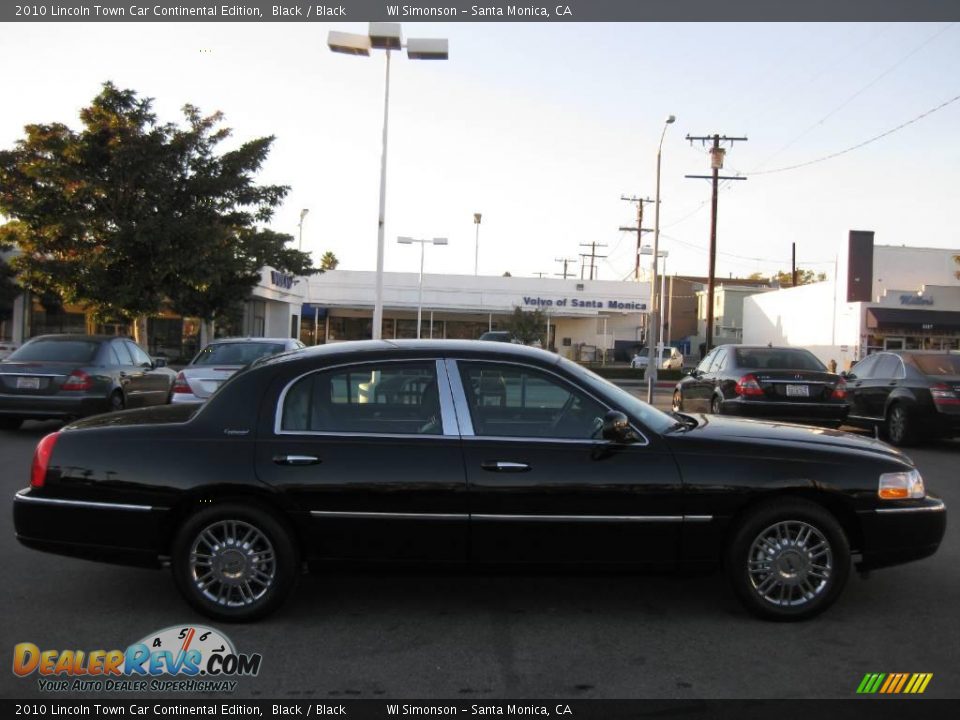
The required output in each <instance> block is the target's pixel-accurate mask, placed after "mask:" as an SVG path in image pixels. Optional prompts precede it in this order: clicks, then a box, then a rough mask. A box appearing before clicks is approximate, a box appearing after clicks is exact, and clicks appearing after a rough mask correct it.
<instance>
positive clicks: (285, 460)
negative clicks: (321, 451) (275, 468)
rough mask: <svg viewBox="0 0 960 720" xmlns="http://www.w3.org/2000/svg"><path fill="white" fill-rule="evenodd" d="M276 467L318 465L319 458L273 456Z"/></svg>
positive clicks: (309, 456) (310, 456)
mask: <svg viewBox="0 0 960 720" xmlns="http://www.w3.org/2000/svg"><path fill="white" fill-rule="evenodd" d="M273 461H274V462H275V463H276V464H277V465H319V464H320V458H318V457H316V456H314V455H274V456H273Z"/></svg>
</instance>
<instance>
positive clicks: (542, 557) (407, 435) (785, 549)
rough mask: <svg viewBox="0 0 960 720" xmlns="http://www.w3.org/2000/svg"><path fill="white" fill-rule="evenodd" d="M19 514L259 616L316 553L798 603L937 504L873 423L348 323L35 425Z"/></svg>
mask: <svg viewBox="0 0 960 720" xmlns="http://www.w3.org/2000/svg"><path fill="white" fill-rule="evenodd" d="M14 521H15V527H16V533H17V537H18V539H19V540H20V542H21V543H23V544H24V545H26V546H28V547H31V548H36V549H38V550H46V551H50V552H55V553H61V554H66V555H73V556H77V557H83V558H88V559H93V560H102V561H108V562H119V563H127V564H133V565H143V566H154V567H162V566H167V565H169V566H170V567H171V568H172V573H173V577H174V580H175V582H176V585H177V586H178V588H179V589H180V591H181V592H182V594H183V596H184V597H185V598H186V600H187V601H188V602H189V603H190V604H191V605H193V606H194V607H195V608H196V609H198V610H199V611H201V612H203V613H206V614H207V615H209V616H211V617H214V618H217V619H220V620H237V621H242V620H253V619H255V618H259V617H262V616H264V615H266V614H267V613H269V612H271V611H273V610H275V609H276V608H277V607H278V606H279V605H280V603H281V602H282V601H283V599H284V598H285V597H286V596H287V595H289V593H290V591H291V589H292V588H293V585H294V583H295V580H296V578H297V576H298V573H299V571H300V569H301V567H302V566H303V563H305V562H308V563H309V564H310V565H311V566H312V567H323V564H324V563H323V561H333V560H335V561H341V562H342V561H367V560H376V561H397V562H408V561H415V562H418V563H423V562H435V563H475V564H480V563H497V564H502V563H539V564H543V563H561V564H570V565H580V566H584V565H588V566H593V567H597V566H603V565H607V564H624V563H627V564H634V565H637V566H665V565H676V564H697V565H703V564H716V563H722V564H723V566H724V567H725V569H726V573H727V575H728V576H729V580H730V582H731V583H732V586H733V588H734V590H735V592H736V594H737V595H738V596H739V598H740V599H741V600H742V602H743V604H744V605H745V606H746V607H747V608H748V609H749V610H750V611H752V612H754V613H756V614H758V615H760V616H763V617H767V618H773V619H798V618H805V617H809V616H812V615H814V614H816V613H818V612H820V611H822V610H824V609H825V608H826V607H827V606H829V605H830V604H831V603H832V602H833V601H834V600H835V599H836V597H837V596H838V594H839V593H840V591H841V590H842V588H843V585H844V582H845V580H846V579H847V576H848V574H849V571H850V568H851V564H853V562H855V563H856V564H857V566H858V567H859V568H860V569H864V570H865V569H872V568H878V567H882V566H885V565H893V564H897V563H903V562H907V561H911V560H917V559H919V558H923V557H926V556H928V555H931V554H932V553H934V552H935V551H936V549H937V547H938V545H939V543H940V541H941V538H942V537H943V533H944V529H945V525H946V510H945V507H944V504H943V502H941V501H940V500H938V499H937V498H934V497H932V496H929V495H927V493H926V490H925V488H924V484H923V480H922V478H921V477H920V473H919V472H918V471H917V469H916V468H915V467H914V465H913V463H912V462H911V461H910V459H909V458H908V457H907V456H906V455H904V454H902V453H901V452H900V451H898V450H896V449H894V448H892V447H890V446H888V445H886V444H884V443H882V442H879V441H876V440H872V439H868V438H863V437H857V436H853V435H848V434H844V433H840V432H837V431H833V430H826V429H813V428H806V427H801V426H796V425H786V424H784V425H777V424H772V423H766V422H759V421H751V420H743V419H736V418H728V417H722V416H710V415H686V414H683V413H675V414H672V415H668V414H664V413H662V412H660V411H658V410H656V409H654V408H652V407H650V406H649V405H646V404H644V403H642V402H640V401H639V400H637V399H636V398H634V397H633V396H632V395H630V394H628V393H626V392H625V391H623V390H621V389H619V388H617V387H615V386H614V385H612V384H610V383H608V382H606V381H605V380H602V379H601V378H599V377H598V376H596V375H594V374H593V373H591V372H589V371H588V370H585V369H584V368H582V367H580V366H578V365H576V364H574V363H572V362H569V361H567V360H564V359H561V358H559V357H557V356H556V355H554V354H552V353H548V352H545V351H542V350H537V349H533V348H528V347H523V346H519V345H512V344H508V343H484V342H459V341H406V342H405V341H364V342H356V343H342V344H336V345H327V346H322V347H316V348H310V349H306V350H297V351H293V352H289V353H285V354H281V355H277V356H274V357H271V358H269V359H265V360H262V361H259V362H257V363H255V364H254V365H252V366H251V367H249V368H247V369H246V370H243V371H241V372H239V373H237V374H236V375H234V376H233V377H232V378H230V380H228V381H227V382H226V383H225V384H224V385H223V386H222V387H221V388H220V389H219V390H218V391H217V392H216V393H215V394H214V395H213V396H212V397H211V398H210V400H209V401H208V402H207V403H206V404H205V405H202V406H197V405H182V406H166V407H161V408H152V409H142V410H128V411H124V412H117V413H110V414H106V415H100V416H97V417H93V418H88V419H85V420H81V421H78V422H75V423H73V424H72V425H68V426H66V427H64V428H63V429H62V430H61V431H59V432H57V433H54V434H52V435H48V436H46V437H45V438H43V439H42V440H41V441H40V443H39V445H38V446H37V450H36V455H35V459H34V463H33V467H32V473H31V479H30V487H29V488H26V489H24V490H22V491H20V492H19V493H18V494H17V495H16V497H15V500H14Z"/></svg>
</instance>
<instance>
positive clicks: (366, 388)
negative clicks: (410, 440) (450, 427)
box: [281, 362, 443, 435]
mask: <svg viewBox="0 0 960 720" xmlns="http://www.w3.org/2000/svg"><path fill="white" fill-rule="evenodd" d="M281 417H282V421H281V429H282V430H284V431H292V432H297V431H305V432H332V433H338V432H343V433H347V432H349V433H371V434H404V435H440V434H441V433H442V431H443V425H442V422H441V416H440V394H439V391H438V388H437V370H436V364H435V363H433V362H403V363H383V364H376V363H369V364H364V365H357V366H353V367H350V368H340V369H337V370H331V371H328V372H318V373H314V374H312V375H307V376H306V377H304V378H301V379H300V380H298V381H297V382H296V383H295V384H294V385H293V386H292V387H291V388H290V390H289V391H288V392H287V394H286V397H285V399H284V404H283V412H282V416H281Z"/></svg>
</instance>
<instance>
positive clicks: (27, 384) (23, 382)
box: [17, 377, 40, 390]
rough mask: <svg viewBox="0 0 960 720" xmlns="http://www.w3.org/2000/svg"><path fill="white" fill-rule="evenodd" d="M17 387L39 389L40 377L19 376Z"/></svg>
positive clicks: (20, 388) (19, 388)
mask: <svg viewBox="0 0 960 720" xmlns="http://www.w3.org/2000/svg"><path fill="white" fill-rule="evenodd" d="M17 389H18V390H39V389H40V378H38V377H18V378H17Z"/></svg>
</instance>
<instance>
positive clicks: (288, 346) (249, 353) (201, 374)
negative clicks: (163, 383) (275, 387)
mask: <svg viewBox="0 0 960 720" xmlns="http://www.w3.org/2000/svg"><path fill="white" fill-rule="evenodd" d="M302 347H304V344H303V343H302V342H300V341H299V340H294V339H293V338H222V339H220V340H214V341H213V342H211V343H210V344H209V345H207V346H206V347H205V348H204V349H203V350H201V351H200V352H198V353H197V355H196V357H194V358H193V360H191V361H190V364H189V365H187V366H186V367H185V368H184V369H183V370H181V371H180V372H179V373H177V379H176V380H175V381H174V383H173V390H172V393H171V395H170V402H172V403H199V402H206V400H207V398H209V397H210V396H211V395H213V393H214V392H215V391H216V390H217V388H219V387H220V386H221V385H222V384H223V383H224V382H225V381H226V380H227V378H229V377H230V376H231V375H233V374H234V373H235V372H237V371H238V370H242V369H243V368H245V367H246V366H247V365H249V364H250V363H252V362H253V361H254V360H259V359H260V358H262V357H267V356H269V355H276V354H278V353H282V352H286V351H287V350H297V349H298V348H302Z"/></svg>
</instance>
